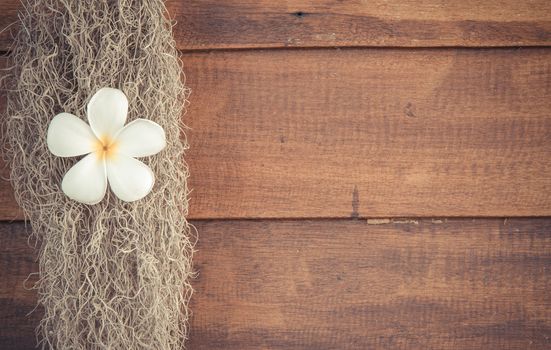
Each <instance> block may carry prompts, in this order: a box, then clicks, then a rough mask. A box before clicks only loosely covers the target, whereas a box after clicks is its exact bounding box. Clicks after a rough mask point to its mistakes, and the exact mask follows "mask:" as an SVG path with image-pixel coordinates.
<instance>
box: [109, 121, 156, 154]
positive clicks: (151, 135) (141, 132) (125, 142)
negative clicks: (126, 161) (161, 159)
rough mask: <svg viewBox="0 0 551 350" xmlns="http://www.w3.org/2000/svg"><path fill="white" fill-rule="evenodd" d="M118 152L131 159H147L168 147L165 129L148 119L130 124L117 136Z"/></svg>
mask: <svg viewBox="0 0 551 350" xmlns="http://www.w3.org/2000/svg"><path fill="white" fill-rule="evenodd" d="M116 139H117V152H119V153H122V154H124V155H127V156H129V157H147V156H151V155H153V154H156V153H159V152H160V151H161V150H162V149H163V148H165V146H166V141H165V131H164V130H163V128H162V127H161V126H160V125H159V124H157V123H155V122H153V121H151V120H147V119H136V120H134V121H133V122H131V123H128V125H126V126H125V127H124V128H123V129H122V130H121V131H120V133H119V135H118V136H117V138H116Z"/></svg>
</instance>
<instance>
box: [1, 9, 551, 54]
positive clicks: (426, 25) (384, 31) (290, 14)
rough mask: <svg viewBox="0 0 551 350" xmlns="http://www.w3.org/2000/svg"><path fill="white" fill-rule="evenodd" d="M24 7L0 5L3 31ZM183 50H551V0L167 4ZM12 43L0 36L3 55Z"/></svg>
mask: <svg viewBox="0 0 551 350" xmlns="http://www.w3.org/2000/svg"><path fill="white" fill-rule="evenodd" d="M19 3H20V0H3V1H2V2H1V3H0V13H2V16H1V17H0V29H1V28H5V27H7V26H9V25H11V24H13V23H14V22H15V20H16V16H17V10H18V9H19V7H20V5H19ZM166 3H167V7H168V10H169V13H170V15H171V17H172V18H174V19H175V20H176V21H177V26H176V27H175V30H174V31H175V37H176V40H177V42H178V47H180V48H181V49H184V50H196V49H228V48H232V49H233V48H259V47H263V48H266V47H333V46H374V47H388V46H394V47H396V46H408V47H422V46H425V47H426V46H431V47H433V46H538V45H550V44H551V2H550V1H548V0H530V1H524V0H523V1H518V0H486V1H479V0H462V1H454V0H446V1H442V0H422V1H419V0H399V1H387V0H369V1H367V0H361V1H359V0H358V1H333V0H300V1H299V0H291V1H272V0H260V1H257V0H254V1H253V0H224V1H219V0H186V1H183V0H168V1H167V2H166ZM10 42H11V36H10V33H9V31H4V32H3V33H2V34H1V35H0V49H1V50H6V49H7V48H8V47H9V44H10Z"/></svg>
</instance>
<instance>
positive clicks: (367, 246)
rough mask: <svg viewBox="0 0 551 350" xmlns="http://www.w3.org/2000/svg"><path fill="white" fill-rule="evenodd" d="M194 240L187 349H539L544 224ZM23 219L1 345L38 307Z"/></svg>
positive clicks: (549, 238)
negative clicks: (29, 286) (27, 282)
mask: <svg viewBox="0 0 551 350" xmlns="http://www.w3.org/2000/svg"><path fill="white" fill-rule="evenodd" d="M193 224H194V225H195V226H196V227H197V229H198V230H199V232H200V233H201V239H200V240H199V244H198V246H197V250H198V253H197V255H196V258H195V262H196V264H195V265H196V268H197V269H198V270H199V278H198V279H197V280H196V281H195V283H194V285H195V289H196V292H195V295H194V297H193V301H192V305H191V306H192V309H193V313H194V316H193V318H192V322H191V339H190V342H189V343H188V345H189V349H209V350H213V349H227V350H231V349H236V350H237V349H240V350H243V349H335V350H336V349H370V348H377V349H380V348H383V349H385V348H389V349H390V348H392V349H398V348H401V349H480V348H488V349H490V348H491V349H522V348H527V349H547V348H549V345H550V344H551V343H550V342H551V339H550V336H551V318H550V317H549V315H550V314H551V294H550V293H549V289H550V288H551V269H550V267H551V219H535V218H533V219H509V220H507V221H506V222H505V221H504V220H502V219H477V220H471V219H453V220H446V221H437V220H435V221H432V220H415V221H413V220H411V221H406V220H403V221H399V222H398V221H397V222H389V223H387V224H380V225H368V224H367V222H366V221H364V220H350V219H348V220H345V219H343V220H317V221H304V220H278V221H272V220H259V221H249V220H244V221H242V220H236V221H216V220H215V221H197V222H193ZM26 234H27V233H26V232H25V231H24V227H23V224H21V223H13V224H7V223H4V224H0V237H2V245H1V246H0V253H1V254H0V271H1V273H2V276H1V277H2V284H1V285H0V296H1V297H0V306H1V307H2V312H0V329H2V332H1V333H0V348H2V349H12V350H18V349H31V348H32V347H33V345H34V342H35V339H34V336H33V332H34V327H35V326H36V325H37V322H38V320H39V318H40V313H41V311H40V310H39V311H38V312H36V313H34V314H32V315H31V316H30V317H27V316H26V314H27V313H28V312H29V311H31V310H32V308H33V307H34V305H35V300H36V296H35V294H34V291H28V290H25V289H24V288H23V281H24V279H25V278H26V276H27V274H29V273H31V272H35V271H36V269H37V266H36V265H35V264H34V262H33V252H32V250H31V249H30V248H28V246H27V243H26Z"/></svg>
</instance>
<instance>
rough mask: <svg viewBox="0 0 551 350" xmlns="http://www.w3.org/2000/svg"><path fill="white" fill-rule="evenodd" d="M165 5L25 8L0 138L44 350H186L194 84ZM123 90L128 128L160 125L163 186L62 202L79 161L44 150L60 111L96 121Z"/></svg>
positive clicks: (157, 163)
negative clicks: (99, 106)
mask: <svg viewBox="0 0 551 350" xmlns="http://www.w3.org/2000/svg"><path fill="white" fill-rule="evenodd" d="M165 15H166V8H165V6H164V4H163V2H162V0H118V1H112V0H95V1H74V0H34V1H30V2H27V3H25V4H24V9H23V10H22V12H21V15H20V22H21V23H20V30H19V32H18V34H17V35H16V37H15V41H14V45H13V47H12V49H11V56H10V58H11V65H10V67H9V69H8V70H7V75H5V76H4V85H5V88H6V90H7V113H6V116H5V118H4V120H3V121H4V124H3V137H4V142H5V144H6V145H7V151H6V154H7V158H8V161H9V164H10V165H11V180H12V183H13V187H14V189H15V195H16V198H17V200H18V203H19V204H20V205H21V207H22V208H23V210H24V212H25V214H26V216H27V217H28V219H30V222H31V226H32V231H33V234H34V237H36V239H37V240H36V241H37V242H38V247H39V248H38V254H39V274H40V278H39V281H38V282H37V285H36V288H37V290H38V297H39V304H41V305H42V306H43V309H44V317H43V319H42V321H41V323H40V325H39V327H38V329H37V333H38V338H39V344H40V345H41V347H42V348H52V349H87V350H89V349H181V348H183V344H184V340H185V338H186V335H187V320H188V316H189V310H188V306H187V305H188V301H189V298H190V296H191V293H192V288H191V286H190V284H189V280H190V278H191V276H192V265H191V258H192V253H193V245H194V242H195V234H194V232H193V231H192V229H191V227H190V226H189V225H188V223H187V221H186V219H185V216H186V214H187V204H188V202H187V195H188V189H187V185H186V179H187V175H188V173H187V166H186V165H185V163H184V161H183V155H184V150H185V148H186V142H185V141H183V140H182V135H183V130H182V129H183V126H182V124H181V115H182V113H183V112H184V108H185V103H186V97H187V90H186V89H185V87H184V85H183V74H182V71H181V62H180V61H179V58H178V52H177V50H176V48H175V43H174V39H173V37H172V32H171V30H172V24H171V22H170V20H169V19H167V18H166V17H165ZM105 86H109V87H115V88H119V89H121V90H123V91H124V92H125V94H126V95H127V97H128V100H129V114H128V122H130V121H132V120H134V119H136V118H147V119H151V120H153V121H155V122H157V123H158V124H160V125H161V126H162V127H163V128H164V130H165V132H166V138H167V147H166V148H165V149H164V150H163V151H162V152H161V153H159V154H157V155H155V156H152V157H148V158H144V159H142V160H143V161H144V162H145V163H146V164H148V165H149V166H150V167H151V169H152V170H153V172H154V173H155V177H156V183H155V187H154V188H153V191H152V192H151V193H150V194H149V195H148V196H147V197H145V198H144V199H143V200H140V201H138V202H134V203H125V202H122V201H120V200H119V199H117V198H116V197H115V196H114V195H113V194H112V193H110V192H109V193H108V194H107V195H106V197H105V198H104V200H103V201H102V202H100V203H99V204H96V205H92V206H90V205H85V204H80V203H77V202H74V201H72V200H70V199H69V198H68V197H66V196H65V195H64V194H63V193H62V191H61V188H60V184H61V181H62V178H63V175H64V174H65V173H66V172H67V170H69V168H70V167H71V166H72V165H74V164H75V163H76V162H77V160H78V159H77V158H58V157H55V156H53V155H52V154H51V153H50V152H49V151H48V148H47V146H46V142H45V140H46V131H47V128H48V124H49V122H50V120H51V119H52V118H53V116H54V115H56V114H58V113H60V112H69V113H72V114H75V115H77V116H79V117H80V118H82V119H84V120H86V113H85V110H86V104H87V102H88V100H89V98H90V97H91V96H92V95H93V94H94V93H95V92H96V91H97V90H98V89H100V88H101V87H105Z"/></svg>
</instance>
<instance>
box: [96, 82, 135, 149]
mask: <svg viewBox="0 0 551 350" xmlns="http://www.w3.org/2000/svg"><path fill="white" fill-rule="evenodd" d="M87 113H88V121H89V123H90V126H91V127H92V130H93V131H94V134H96V136H97V137H98V138H99V139H100V140H103V139H104V138H105V137H106V136H109V137H110V138H111V137H113V136H114V135H115V134H116V133H117V132H118V131H119V130H120V129H122V127H123V126H124V123H125V122H126V115H127V114H128V100H127V98H126V95H125V94H124V92H122V91H121V90H119V89H113V88H102V89H100V90H98V92H96V93H95V94H94V96H92V98H91V99H90V102H88V111H87Z"/></svg>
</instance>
